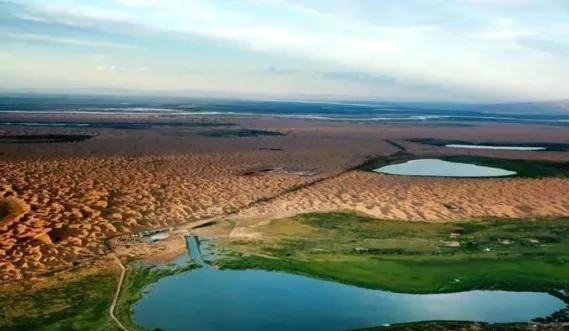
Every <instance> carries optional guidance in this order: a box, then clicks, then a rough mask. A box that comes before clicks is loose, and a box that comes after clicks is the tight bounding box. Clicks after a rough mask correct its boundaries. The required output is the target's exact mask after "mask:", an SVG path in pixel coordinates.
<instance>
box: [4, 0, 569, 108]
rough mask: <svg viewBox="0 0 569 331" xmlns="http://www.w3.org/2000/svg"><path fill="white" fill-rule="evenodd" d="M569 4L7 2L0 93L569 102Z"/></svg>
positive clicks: (523, 0)
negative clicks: (119, 92) (112, 92)
mask: <svg viewBox="0 0 569 331" xmlns="http://www.w3.org/2000/svg"><path fill="white" fill-rule="evenodd" d="M568 77H569V1H567V0H405V1H401V0H209V1H208V0H89V1H87V0H49V1H47V0H45V1H42V0H25V1H24V0H21V1H18V0H13V1H5V0H0V89H4V90H13V89H47V88H49V89H54V90H62V91H64V90H67V89H87V90H88V89H93V90H95V89H117V90H119V89H120V90H140V91H149V92H150V91H152V92H156V91H170V92H177V93H184V91H203V92H210V93H217V92H227V93H235V94H247V95H259V96H275V97H281V96H282V97H284V96H291V97H299V98H302V97H307V98H309V97H312V98H318V97H342V98H346V97H348V98H374V99H381V100H402V101H512V100H554V99H567V98H569V82H568V81H569V78H568Z"/></svg>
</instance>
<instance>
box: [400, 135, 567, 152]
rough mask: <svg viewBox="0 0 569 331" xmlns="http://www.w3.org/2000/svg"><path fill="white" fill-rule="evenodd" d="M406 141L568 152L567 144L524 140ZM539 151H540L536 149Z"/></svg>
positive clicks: (429, 139)
mask: <svg viewBox="0 0 569 331" xmlns="http://www.w3.org/2000/svg"><path fill="white" fill-rule="evenodd" d="M408 141H411V142H415V143H420V144H426V145H433V146H441V147H442V146H446V145H453V144H454V145H484V146H511V147H516V146H525V147H544V148H545V150H544V151H549V152H569V144H563V143H550V142H524V143H512V142H493V141H481V142H471V141H465V140H456V139H437V138H416V139H408ZM537 152H540V151H537Z"/></svg>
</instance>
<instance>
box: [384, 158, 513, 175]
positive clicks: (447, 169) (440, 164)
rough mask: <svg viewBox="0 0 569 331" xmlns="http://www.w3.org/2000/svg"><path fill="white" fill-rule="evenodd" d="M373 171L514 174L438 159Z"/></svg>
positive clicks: (406, 173)
mask: <svg viewBox="0 0 569 331" xmlns="http://www.w3.org/2000/svg"><path fill="white" fill-rule="evenodd" d="M374 171H375V172H379V173H384V174H389V175H405V176H429V177H504V176H512V175H515V174H516V172H515V171H509V170H506V169H500V168H494V167H486V166H479V165H475V164H469V163H459V162H450V161H444V160H438V159H419V160H411V161H407V162H405V163H399V164H392V165H388V166H384V167H381V168H378V169H375V170H374Z"/></svg>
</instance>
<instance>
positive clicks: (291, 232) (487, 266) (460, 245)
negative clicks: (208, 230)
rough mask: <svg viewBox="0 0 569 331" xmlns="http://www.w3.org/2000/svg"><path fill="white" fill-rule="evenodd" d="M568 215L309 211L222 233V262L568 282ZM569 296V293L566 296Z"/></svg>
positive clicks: (418, 287) (422, 289) (432, 286)
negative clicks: (246, 232) (255, 233)
mask: <svg viewBox="0 0 569 331" xmlns="http://www.w3.org/2000/svg"><path fill="white" fill-rule="evenodd" d="M568 225H569V218H558V219H535V220H534V219H532V220H503V219H493V220H484V221H477V222H461V223H422V222H401V221H385V220H378V219H374V218H370V217H367V216H362V215H358V214H354V213H347V212H345V213H344V212H337V213H327V214H304V215H299V216H296V217H294V218H288V219H281V220H274V221H272V222H270V223H269V224H267V225H264V226H262V227H260V228H259V229H258V230H259V231H261V233H262V235H263V240H255V241H246V240H238V241H235V240H220V241H219V244H220V245H221V246H222V247H224V248H226V249H228V250H230V251H231V252H233V253H232V254H230V255H228V256H227V257H225V258H223V259H221V260H219V261H218V262H217V263H218V265H219V266H220V267H222V268H261V269H269V270H282V271H287V272H293V273H298V274H305V275H310V276H315V277H321V278H324V279H330V280H335V281H339V282H344V283H349V284H353V285H358V286H363V287H368V288H377V289H385V290H391V291H397V292H407V293H439V292H454V291H464V290H471V289H504V290H539V291H549V292H552V293H555V295H557V296H561V297H562V294H561V293H558V292H557V291H558V290H560V289H569V226H568ZM563 299H565V300H566V299H567V298H563Z"/></svg>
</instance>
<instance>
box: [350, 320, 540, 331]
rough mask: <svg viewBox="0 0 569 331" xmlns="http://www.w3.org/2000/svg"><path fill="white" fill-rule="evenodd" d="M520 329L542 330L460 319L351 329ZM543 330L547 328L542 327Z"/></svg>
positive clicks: (417, 330)
mask: <svg viewBox="0 0 569 331" xmlns="http://www.w3.org/2000/svg"><path fill="white" fill-rule="evenodd" d="M386 330H389V331H448V330H461V331H521V330H528V331H529V330H532V331H536V330H542V329H540V328H536V327H533V326H529V325H526V324H521V323H509V324H489V323H470V322H462V321H436V322H415V323H402V324H397V325H393V326H388V327H385V326H380V327H374V328H365V329H358V330H353V331H386ZM543 330H547V329H546V328H544V329H543Z"/></svg>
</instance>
